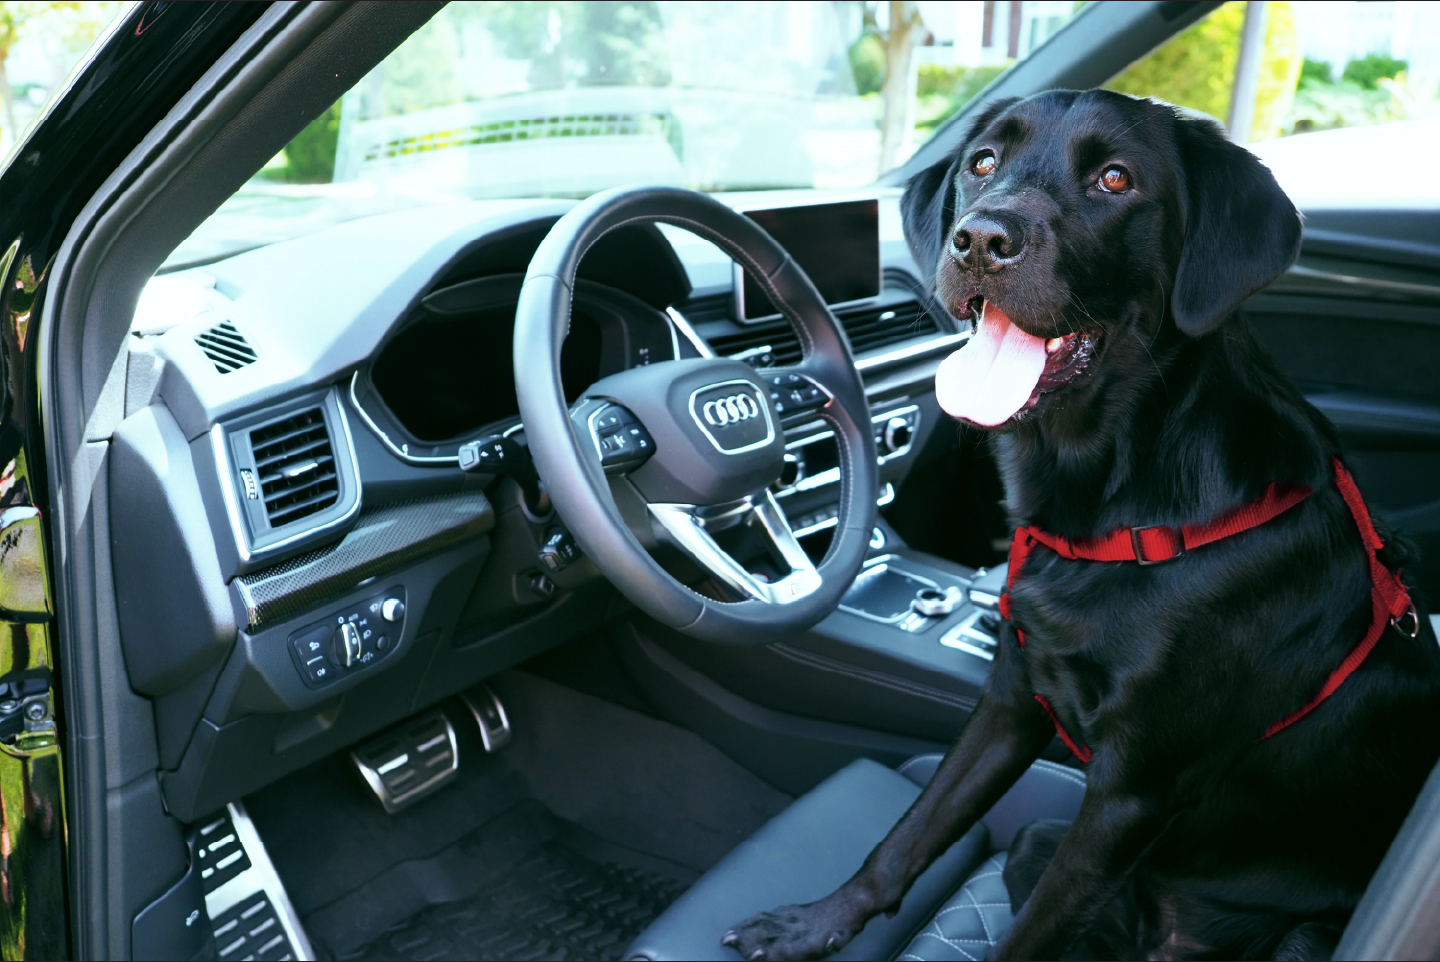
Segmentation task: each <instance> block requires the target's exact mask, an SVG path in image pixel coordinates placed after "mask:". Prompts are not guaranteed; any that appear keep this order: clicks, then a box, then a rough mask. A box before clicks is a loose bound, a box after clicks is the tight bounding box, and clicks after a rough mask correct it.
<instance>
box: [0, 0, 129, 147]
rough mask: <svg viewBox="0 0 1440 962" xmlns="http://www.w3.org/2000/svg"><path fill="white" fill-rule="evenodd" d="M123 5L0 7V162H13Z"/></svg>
mask: <svg viewBox="0 0 1440 962" xmlns="http://www.w3.org/2000/svg"><path fill="white" fill-rule="evenodd" d="M125 8H126V4H124V3H121V2H119V0H91V2H85V3H79V2H76V0H68V2H66V0H48V2H37V0H25V2H18V3H17V2H9V3H0V156H8V155H9V154H10V152H11V151H12V150H14V149H15V147H16V145H17V144H19V142H20V141H21V140H22V139H23V138H24V136H25V135H26V134H27V133H29V131H30V128H31V127H32V126H33V125H34V123H35V121H37V120H39V119H40V116H41V114H43V113H44V111H45V107H46V105H47V104H48V103H49V102H50V100H51V98H52V97H53V96H54V95H55V94H56V93H57V92H58V91H59V90H60V89H61V88H62V87H64V86H65V82H66V80H67V79H68V78H69V76H70V73H71V71H72V70H74V68H75V65H76V64H78V63H79V62H80V60H81V58H82V57H84V55H85V52H86V51H87V50H89V49H90V46H91V45H92V44H94V42H95V41H96V39H98V38H99V36H100V34H101V33H103V32H104V31H105V28H106V27H108V26H109V25H110V22H111V21H113V20H114V19H115V18H116V17H118V16H120V14H121V13H122V12H124V10H125Z"/></svg>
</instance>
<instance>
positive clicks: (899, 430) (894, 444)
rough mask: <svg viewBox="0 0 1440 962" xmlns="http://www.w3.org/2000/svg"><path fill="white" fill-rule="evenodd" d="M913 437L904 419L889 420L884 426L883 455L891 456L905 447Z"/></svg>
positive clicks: (908, 423)
mask: <svg viewBox="0 0 1440 962" xmlns="http://www.w3.org/2000/svg"><path fill="white" fill-rule="evenodd" d="M913 436H914V432H913V431H912V430H911V428H910V422H909V421H906V420H905V419H904V418H891V419H890V420H889V421H888V422H886V424H885V437H884V445H885V453H886V454H891V453H893V452H895V451H899V450H900V449H901V448H904V447H907V446H908V445H909V444H910V441H911V440H912V438H913Z"/></svg>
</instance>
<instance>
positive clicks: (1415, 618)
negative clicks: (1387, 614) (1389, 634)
mask: <svg viewBox="0 0 1440 962" xmlns="http://www.w3.org/2000/svg"><path fill="white" fill-rule="evenodd" d="M1407 618H1408V619H1410V627H1409V628H1402V627H1401V626H1400V623H1401V622H1402V621H1404V620H1405V619H1407ZM1390 624H1391V625H1393V626H1394V627H1395V630H1396V631H1398V632H1400V634H1402V635H1404V636H1405V637H1407V638H1414V637H1417V636H1418V635H1419V634H1420V613H1419V612H1417V611H1416V610H1415V602H1413V601H1411V602H1409V604H1408V606H1407V607H1406V609H1405V610H1404V611H1402V612H1401V613H1400V615H1399V617H1396V618H1391V619H1390Z"/></svg>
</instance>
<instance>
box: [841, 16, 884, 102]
mask: <svg viewBox="0 0 1440 962" xmlns="http://www.w3.org/2000/svg"><path fill="white" fill-rule="evenodd" d="M849 56H850V71H851V73H853V74H854V75H855V92H856V93H857V94H859V95H860V96H862V97H863V96H865V95H866V94H876V93H879V92H880V86H881V85H882V84H883V83H885V43H884V41H882V40H881V39H880V38H879V37H878V36H876V34H875V33H874V32H873V31H871V30H866V31H865V32H864V33H862V34H861V35H860V39H859V40H856V41H855V42H854V43H852V44H851V45H850V51H849Z"/></svg>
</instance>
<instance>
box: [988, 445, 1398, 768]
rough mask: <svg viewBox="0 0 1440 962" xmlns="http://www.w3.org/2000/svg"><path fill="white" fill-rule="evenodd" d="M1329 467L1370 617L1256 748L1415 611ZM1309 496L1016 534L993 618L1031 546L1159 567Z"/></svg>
mask: <svg viewBox="0 0 1440 962" xmlns="http://www.w3.org/2000/svg"><path fill="white" fill-rule="evenodd" d="M1334 466H1335V486H1336V487H1337V488H1339V489H1340V494H1341V496H1342V497H1344V499H1345V504H1346V506H1347V507H1348V508H1349V509H1350V514H1351V516H1352V517H1353V518H1354V519H1355V526H1356V527H1357V528H1359V529H1360V537H1361V540H1363V541H1364V543H1365V547H1366V549H1367V551H1368V552H1369V555H1370V583H1371V591H1370V596H1371V604H1372V608H1373V610H1374V617H1373V618H1372V620H1371V623H1370V628H1369V630H1368V631H1367V632H1366V633H1365V637H1364V638H1363V639H1362V640H1361V641H1360V644H1358V645H1356V646H1355V648H1354V649H1353V650H1352V651H1351V652H1350V654H1349V655H1347V656H1346V657H1345V660H1344V661H1343V662H1341V663H1340V667H1339V668H1336V669H1335V671H1333V672H1332V673H1331V674H1330V677H1329V678H1328V679H1327V680H1326V682H1325V684H1324V685H1323V686H1322V687H1321V689H1320V691H1319V692H1317V693H1316V695H1315V697H1314V698H1311V699H1310V701H1308V702H1306V703H1305V704H1304V705H1303V706H1301V707H1300V708H1299V709H1297V710H1296V711H1294V712H1291V713H1290V714H1289V715H1286V716H1285V717H1284V718H1282V719H1280V720H1279V721H1277V722H1275V723H1274V724H1273V725H1271V726H1270V727H1269V728H1268V729H1266V730H1265V734H1263V735H1261V736H1260V740H1261V741H1264V740H1265V739H1267V738H1269V737H1270V736H1271V735H1273V734H1275V733H1276V732H1278V731H1280V730H1281V729H1283V728H1285V727H1287V726H1289V725H1292V724H1294V723H1295V722H1297V721H1299V720H1300V719H1301V718H1303V717H1304V716H1305V715H1307V714H1309V713H1310V712H1311V711H1313V710H1314V709H1315V707H1316V706H1317V705H1319V704H1320V703H1321V702H1322V701H1324V700H1325V699H1326V698H1329V697H1330V696H1331V695H1332V694H1334V693H1335V690H1336V689H1337V688H1339V687H1340V685H1341V684H1342V683H1343V682H1344V681H1345V679H1346V678H1348V677H1349V676H1350V675H1351V674H1352V673H1353V672H1354V671H1355V669H1356V668H1359V667H1360V663H1361V662H1363V661H1364V660H1365V657H1366V656H1367V655H1369V654H1370V650H1371V649H1372V648H1374V647H1375V644H1376V642H1378V641H1379V640H1380V636H1381V635H1382V634H1384V632H1385V626H1386V625H1387V624H1393V623H1395V622H1396V621H1398V620H1399V619H1400V618H1402V617H1404V616H1405V615H1407V614H1409V615H1410V616H1411V617H1412V618H1413V617H1415V614H1414V611H1415V609H1414V606H1413V605H1412V604H1411V603H1410V595H1409V593H1408V592H1407V591H1406V590H1405V584H1404V582H1402V581H1401V580H1400V576H1399V574H1397V573H1395V572H1392V571H1390V570H1389V569H1388V568H1386V567H1385V566H1384V565H1383V564H1381V563H1380V559H1379V557H1377V555H1376V552H1378V551H1379V550H1380V549H1381V548H1382V547H1384V543H1383V542H1382V541H1381V540H1380V536H1379V535H1378V534H1377V533H1376V532H1375V525H1374V524H1373V523H1372V522H1371V520H1370V513H1369V512H1368V511H1366V510H1365V501H1364V499H1363V498H1361V497H1360V491H1359V489H1358V488H1356V487H1355V482H1354V480H1353V479H1352V478H1351V477H1350V472H1348V471H1346V470H1345V466H1344V465H1343V464H1341V463H1340V460H1339V459H1338V458H1336V459H1335V460H1334ZM1309 495H1310V489H1309V488H1306V487H1301V486H1297V485H1282V484H1271V485H1270V486H1269V487H1267V488H1266V489H1265V493H1264V494H1263V495H1261V496H1260V497H1259V498H1258V499H1257V500H1255V501H1252V502H1251V503H1250V504H1247V505H1245V506H1243V507H1240V508H1236V509H1235V510H1233V511H1229V512H1227V513H1225V514H1223V515H1221V516H1220V517H1218V518H1216V519H1215V520H1214V521H1211V522H1209V523H1208V524H1187V525H1184V526H1182V527H1181V528H1179V529H1176V528H1170V527H1166V526H1164V525H1148V526H1145V527H1140V528H1119V529H1117V530H1115V531H1112V532H1110V533H1109V534H1107V535H1104V536H1102V537H1098V538H1076V539H1075V540H1073V541H1072V540H1070V539H1069V538H1064V537H1061V536H1060V535H1055V534H1050V533H1048V532H1045V531H1041V530H1040V529H1039V528H1036V527H1033V526H1031V527H1024V528H1016V529H1015V537H1014V539H1013V540H1011V542H1010V571H1009V575H1008V577H1007V579H1006V584H1005V592H1004V594H1002V595H1001V596H1000V614H1001V616H1002V617H1004V618H1005V620H1006V621H1009V620H1010V591H1011V589H1013V588H1014V587H1015V581H1016V579H1018V578H1019V576H1020V572H1021V570H1022V569H1023V568H1024V567H1025V561H1026V559H1027V558H1029V556H1030V552H1031V551H1032V550H1033V549H1034V548H1035V546H1036V545H1044V546H1045V547H1047V548H1049V549H1050V550H1051V551H1054V552H1055V553H1056V554H1058V555H1060V557H1062V558H1068V559H1071V560H1077V559H1078V560H1084V561H1134V562H1138V563H1139V564H1142V565H1152V564H1159V563H1160V562H1162V561H1170V560H1172V559H1174V558H1178V557H1179V556H1180V555H1182V554H1184V553H1185V552H1186V551H1190V550H1192V549H1194V548H1198V547H1200V546H1201V545H1206V544H1210V543H1211V542H1212V541H1219V540H1221V539H1222V538H1228V537H1230V536H1231V535H1235V534H1239V533H1241V532H1242V531H1249V530H1250V529H1251V528H1258V527H1259V526H1260V525H1262V524H1264V523H1265V522H1267V521H1269V520H1271V519H1272V518H1275V517H1277V516H1279V515H1281V514H1283V513H1284V512H1286V511H1288V510H1289V509H1290V508H1293V507H1294V506H1295V505H1297V504H1299V503H1300V502H1301V501H1304V500H1305V498H1307V497H1308V496H1309ZM1416 627H1417V629H1418V627H1419V622H1418V620H1417V622H1416ZM1015 637H1016V640H1017V641H1018V642H1019V644H1020V647H1021V648H1024V647H1025V633H1024V632H1023V631H1021V630H1020V629H1019V628H1018V627H1017V628H1016V629H1015ZM1412 637H1413V635H1412ZM1035 700H1036V701H1037V702H1039V703H1040V707H1041V708H1042V709H1044V711H1045V714H1046V715H1048V716H1050V720H1051V721H1052V722H1053V723H1054V724H1055V731H1056V733H1057V734H1058V735H1059V736H1060V740H1061V741H1062V742H1064V743H1065V747H1067V748H1069V749H1070V751H1071V752H1073V753H1074V754H1075V757H1076V758H1078V759H1080V761H1082V762H1088V761H1089V760H1090V758H1091V756H1092V754H1093V753H1092V752H1091V750H1090V748H1089V746H1087V745H1081V744H1079V743H1077V742H1076V741H1075V740H1074V739H1073V738H1071V737H1070V735H1069V733H1067V732H1066V731H1065V728H1064V726H1062V725H1061V724H1060V719H1059V717H1058V716H1056V714H1055V711H1054V709H1052V708H1051V707H1050V703H1049V702H1048V701H1046V700H1045V698H1044V696H1043V695H1036V696H1035Z"/></svg>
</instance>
